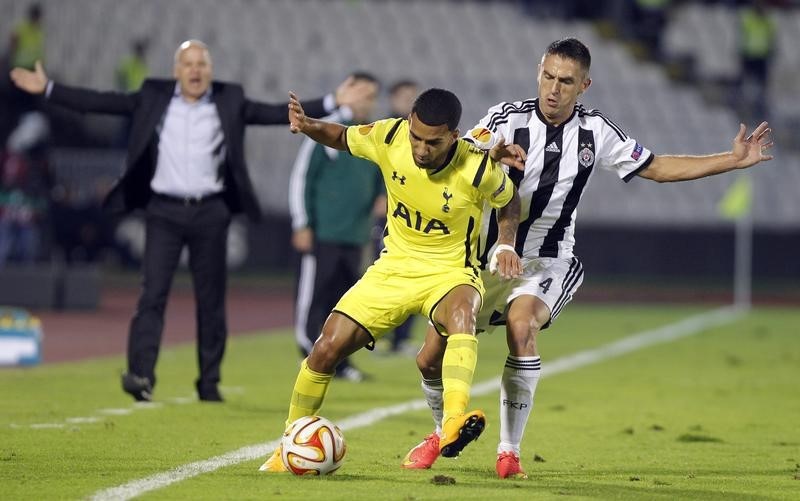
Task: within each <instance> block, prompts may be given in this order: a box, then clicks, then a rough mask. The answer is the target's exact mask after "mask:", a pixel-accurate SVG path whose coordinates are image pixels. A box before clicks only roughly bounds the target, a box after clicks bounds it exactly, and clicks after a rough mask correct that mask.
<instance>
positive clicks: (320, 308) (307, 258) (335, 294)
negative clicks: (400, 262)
mask: <svg viewBox="0 0 800 501" xmlns="http://www.w3.org/2000/svg"><path fill="white" fill-rule="evenodd" d="M362 252H363V247H362V246H358V245H348V244H337V243H328V242H314V251H313V254H308V255H304V256H301V262H300V273H299V274H298V285H297V301H296V303H295V317H296V319H295V332H296V336H297V344H298V347H299V348H300V352H301V353H302V354H303V356H308V353H309V352H310V351H311V346H313V345H314V342H315V341H316V340H317V338H318V337H319V335H320V334H321V333H322V326H323V325H324V324H325V320H326V319H327V318H328V315H329V314H330V312H331V310H332V309H333V307H334V306H335V305H336V303H337V302H338V301H339V298H341V297H342V296H343V295H344V293H345V292H347V289H349V288H350V287H351V286H352V285H353V284H355V283H356V282H357V281H358V279H359V278H361V275H362V274H363V273H362V267H361V260H362ZM349 365H350V362H349V361H348V360H344V361H343V362H342V363H341V364H339V366H338V367H337V368H336V370H337V372H340V371H341V370H342V369H344V368H345V367H348V366H349Z"/></svg>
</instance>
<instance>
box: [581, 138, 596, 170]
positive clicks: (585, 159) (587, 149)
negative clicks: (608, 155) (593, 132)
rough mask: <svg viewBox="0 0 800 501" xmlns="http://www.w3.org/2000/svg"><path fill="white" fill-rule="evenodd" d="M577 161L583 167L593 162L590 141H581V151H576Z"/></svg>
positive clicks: (589, 165)
mask: <svg viewBox="0 0 800 501" xmlns="http://www.w3.org/2000/svg"><path fill="white" fill-rule="evenodd" d="M578 162H580V164H581V165H583V166H584V167H591V166H592V164H594V151H592V143H588V144H587V143H581V151H579V152H578Z"/></svg>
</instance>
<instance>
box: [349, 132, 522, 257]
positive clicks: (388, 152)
mask: <svg viewBox="0 0 800 501" xmlns="http://www.w3.org/2000/svg"><path fill="white" fill-rule="evenodd" d="M408 134H409V126H408V121H407V120H405V119H402V118H401V119H397V118H393V119H387V120H379V121H377V122H374V123H371V124H367V125H353V126H350V127H348V128H347V133H346V140H347V148H348V150H349V151H350V153H351V154H352V155H354V156H357V157H361V158H365V159H367V160H370V161H372V162H373V163H375V164H377V165H378V167H379V168H380V170H381V173H382V175H383V181H384V183H385V184H386V194H387V198H388V207H387V214H386V219H387V224H386V233H385V235H384V244H385V248H384V250H383V252H382V254H381V259H385V258H388V259H390V260H391V259H395V258H398V259H410V260H411V262H419V263H420V264H428V265H432V266H436V267H441V266H449V267H475V266H478V256H477V245H478V236H479V234H480V226H481V213H482V212H483V208H484V205H485V204H486V203H488V204H489V205H491V206H492V207H495V208H499V207H504V206H505V205H506V204H508V202H509V201H510V200H511V197H512V196H513V194H514V185H513V184H512V183H511V181H510V180H509V179H508V177H507V176H506V174H505V172H504V171H503V169H502V168H501V167H500V165H499V164H498V163H496V162H494V161H493V160H492V159H491V158H489V155H488V153H486V152H483V151H481V150H479V149H477V148H475V147H474V146H472V145H471V144H469V143H468V142H466V141H463V140H461V139H459V140H458V141H457V142H456V145H455V152H454V153H453V154H452V156H451V157H450V161H449V162H448V163H447V164H446V165H444V166H443V167H441V168H439V169H436V170H431V169H424V168H421V167H417V165H416V164H415V163H414V158H413V155H412V151H411V142H410V140H409V137H408Z"/></svg>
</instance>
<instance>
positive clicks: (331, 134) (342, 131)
mask: <svg viewBox="0 0 800 501" xmlns="http://www.w3.org/2000/svg"><path fill="white" fill-rule="evenodd" d="M303 134H305V135H306V136H308V137H310V138H311V139H313V140H314V141H316V142H318V143H320V144H324V145H325V146H330V147H331V148H335V149H337V150H342V151H344V150H346V149H347V140H346V134H347V127H345V126H344V125H341V124H337V123H334V122H325V121H323V120H316V119H314V118H306V126H305V127H304V128H303Z"/></svg>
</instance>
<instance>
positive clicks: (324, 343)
mask: <svg viewBox="0 0 800 501" xmlns="http://www.w3.org/2000/svg"><path fill="white" fill-rule="evenodd" d="M342 359H343V357H342V356H341V354H340V353H339V347H338V346H336V345H335V344H334V343H332V342H331V341H330V340H329V339H328V338H327V337H326V336H322V337H320V338H319V339H318V340H317V342H316V343H314V346H313V347H312V348H311V352H310V353H309V354H308V359H307V361H306V363H307V364H308V368H309V369H311V370H313V371H315V372H320V373H322V374H333V373H334V372H336V366H337V365H339V363H340V362H341V361H342Z"/></svg>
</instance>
